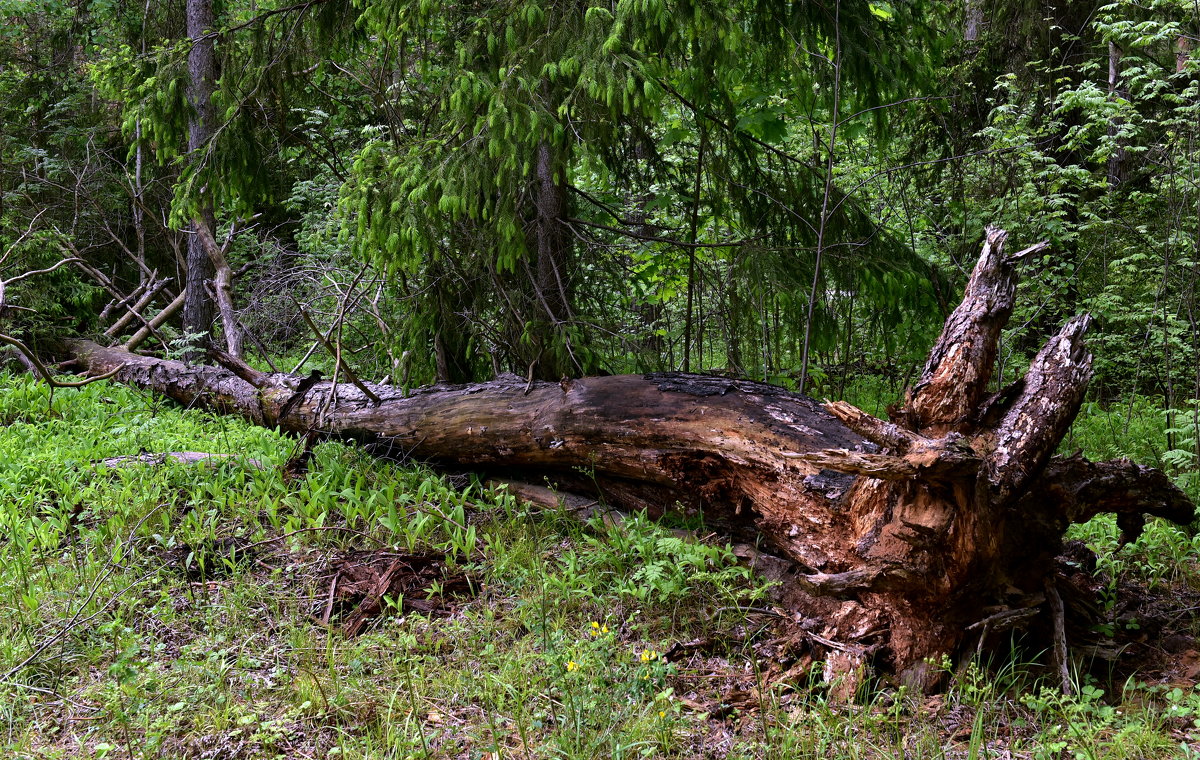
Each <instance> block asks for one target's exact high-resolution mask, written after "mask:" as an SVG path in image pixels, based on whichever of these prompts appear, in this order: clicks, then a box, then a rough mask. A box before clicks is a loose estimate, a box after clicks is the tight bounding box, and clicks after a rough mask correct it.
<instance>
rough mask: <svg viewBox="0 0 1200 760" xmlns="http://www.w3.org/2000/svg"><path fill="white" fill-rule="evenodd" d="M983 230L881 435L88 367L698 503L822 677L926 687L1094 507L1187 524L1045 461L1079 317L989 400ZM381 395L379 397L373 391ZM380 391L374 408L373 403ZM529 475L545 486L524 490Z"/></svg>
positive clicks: (681, 410) (1107, 480) (1071, 403)
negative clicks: (760, 550) (766, 559)
mask: <svg viewBox="0 0 1200 760" xmlns="http://www.w3.org/2000/svg"><path fill="white" fill-rule="evenodd" d="M1005 238H1006V235H1005V233H1004V232H1003V231H1000V230H997V229H989V230H988V232H987V239H986V242H985V245H984V250H983V253H982V255H981V257H980V260H979V263H978V264H977V266H976V268H975V271H974V273H973V275H972V277H971V280H970V283H969V284H968V286H967V290H966V294H965V295H964V298H963V301H962V303H961V305H960V306H959V307H958V309H956V310H955V312H954V313H953V314H952V315H951V317H950V318H949V319H948V320H947V322H946V325H945V328H944V330H943V333H942V335H941V337H940V338H939V339H938V341H937V343H936V344H935V346H934V348H933V350H932V351H931V352H930V357H929V360H928V363H927V365H926V367H925V370H924V372H923V374H922V377H921V379H920V381H919V382H918V383H917V384H916V385H915V386H914V387H913V388H912V389H911V390H910V391H909V392H908V393H907V395H906V398H905V400H904V403H903V404H901V405H899V406H898V407H896V408H895V409H893V410H892V412H891V421H890V422H885V421H882V420H878V419H875V418H873V417H871V416H869V415H866V414H864V413H863V412H862V411H860V410H858V409H855V408H854V407H853V406H850V405H849V404H845V403H842V402H837V403H831V404H827V405H825V406H822V405H819V404H817V403H816V402H814V401H813V400H811V399H808V398H805V397H803V396H799V395H796V394H793V393H789V392H787V391H785V390H782V389H780V388H776V387H773V386H769V385H764V384H761V383H755V382H750V381H740V380H729V379H725V378H718V377H708V376H701V375H688V374H651V375H638V376H632V375H627V376H617V377H591V378H581V379H575V380H564V381H562V382H560V383H546V382H542V383H533V384H528V383H526V382H525V380H523V379H520V378H516V377H508V378H501V379H498V380H495V381H492V382H489V383H480V384H475V385H469V386H460V387H449V386H435V387H432V388H425V389H420V390H416V391H412V392H410V393H407V394H406V393H405V392H404V391H403V390H401V389H399V388H394V387H391V386H383V385H370V384H368V385H367V387H366V388H365V389H362V388H358V387H355V386H353V385H350V384H340V385H337V386H334V385H332V384H331V383H329V382H328V381H323V380H321V379H320V378H319V376H315V375H314V376H310V377H309V378H299V377H295V376H289V375H284V374H268V373H261V372H257V371H255V370H253V369H251V368H249V367H248V366H246V365H245V364H244V363H241V362H239V361H237V360H235V359H231V358H229V357H222V361H224V363H225V364H226V365H227V366H229V367H230V368H232V371H231V370H230V369H223V368H218V367H205V366H192V365H186V364H182V363H180V362H174V361H167V360H162V359H154V358H150V357H141V356H135V355H132V354H130V353H128V352H126V351H123V350H121V349H113V348H104V347H101V346H99V345H96V344H94V343H88V342H85V341H76V342H73V343H71V344H70V346H69V349H70V351H71V353H72V354H73V355H74V356H75V358H76V359H77V360H78V362H79V363H80V364H81V365H82V366H83V367H84V368H85V369H87V370H88V371H89V372H92V373H102V372H107V371H113V370H117V378H118V379H120V380H121V381H123V382H127V383H132V384H135V385H139V386H142V387H147V388H154V389H156V390H158V391H160V392H162V393H165V394H166V395H168V396H170V397H171V398H173V399H175V400H176V401H178V402H180V403H181V404H184V405H187V406H202V407H205V408H210V409H214V410H217V411H221V412H228V413H234V414H239V415H241V416H243V417H245V418H247V419H249V420H251V421H253V422H255V423H257V424H260V425H266V426H278V427H280V428H281V429H283V430H285V431H288V432H291V433H296V434H301V433H308V432H309V431H312V430H318V431H321V433H322V434H323V435H328V436H330V437H335V438H343V439H353V440H356V441H360V442H363V443H370V444H373V445H374V447H375V449H374V450H376V451H381V450H382V451H385V452H387V453H390V454H391V455H393V456H398V457H411V458H415V459H419V460H425V461H431V462H435V463H442V464H447V465H452V466H454V467H457V468H470V469H476V470H480V471H487V472H490V473H492V474H496V475H499V476H501V477H514V478H518V479H522V478H524V479H527V480H537V479H539V478H541V477H544V476H550V477H552V478H557V479H559V480H560V481H562V482H565V483H568V484H572V485H574V486H576V487H581V486H589V485H590V486H594V487H598V488H599V489H600V490H601V491H602V494H603V496H604V497H605V498H606V499H607V500H608V501H610V502H611V503H615V504H617V505H620V506H624V507H632V508H637V507H640V506H646V507H649V508H650V509H651V510H652V511H655V512H661V511H663V510H667V509H682V510H702V511H703V512H704V514H705V517H706V522H707V524H709V525H714V526H719V527H721V528H723V529H725V530H727V531H729V532H730V533H731V534H734V535H745V534H755V535H757V536H758V537H759V538H760V539H761V540H762V542H763V544H764V545H765V546H766V547H767V548H768V550H769V551H771V552H773V553H775V554H778V555H780V556H783V557H786V558H787V559H788V560H790V561H791V562H793V563H794V564H795V567H796V572H795V574H794V575H793V576H792V577H791V579H790V581H789V583H788V584H787V587H786V588H785V590H784V600H785V601H784V603H785V604H786V605H787V606H788V607H789V611H790V613H791V614H792V616H793V617H794V619H795V622H796V623H797V624H798V625H799V626H800V627H801V628H802V629H803V630H804V631H805V632H806V635H807V636H808V637H809V639H810V640H811V642H812V645H813V647H814V649H820V650H822V651H824V652H825V653H826V655H827V657H826V663H827V672H828V675H829V676H830V677H834V676H838V675H849V676H851V677H852V678H853V677H857V676H860V675H861V674H862V672H864V669H865V668H867V667H877V668H881V669H882V670H884V671H890V672H893V673H895V674H897V675H898V676H899V677H900V679H901V680H903V681H904V682H906V683H909V684H911V685H913V686H915V687H918V688H929V687H931V686H933V685H934V684H935V683H936V681H937V679H938V673H939V672H940V671H938V669H936V668H931V667H930V666H929V665H927V662H926V661H927V659H928V658H938V657H940V656H942V655H954V654H956V653H958V652H960V651H965V650H968V649H970V650H972V651H973V649H974V647H975V646H976V645H977V644H978V638H979V637H980V636H986V635H987V631H988V630H989V627H991V626H992V623H989V622H987V621H996V620H1001V619H1002V618H1003V619H1005V620H1007V619H1008V618H1009V617H1012V618H1013V619H1014V620H1015V619H1017V618H1018V617H1022V616H1027V614H1028V613H1027V611H1028V609H1030V608H1034V607H1040V608H1042V609H1048V608H1046V606H1045V605H1046V599H1047V594H1046V589H1047V585H1046V584H1047V580H1048V579H1050V578H1051V573H1052V567H1053V558H1054V556H1055V554H1057V552H1058V551H1059V549H1060V547H1061V540H1062V535H1063V531H1064V530H1065V529H1066V527H1067V526H1068V525H1069V524H1070V523H1071V522H1077V521H1081V520H1085V519H1088V518H1089V517H1091V516H1092V515H1094V514H1097V513H1099V512H1116V513H1118V514H1119V516H1120V517H1119V519H1120V521H1121V525H1122V528H1123V529H1124V530H1126V531H1127V532H1128V533H1130V534H1135V533H1137V532H1138V531H1140V529H1141V524H1142V522H1141V521H1142V520H1143V519H1144V518H1143V515H1144V514H1151V515H1158V516H1162V517H1165V518H1168V519H1171V520H1174V521H1176V522H1181V523H1184V522H1188V521H1190V520H1191V519H1192V517H1193V506H1192V504H1191V503H1190V502H1189V501H1188V500H1187V498H1186V497H1185V496H1184V495H1183V494H1182V492H1180V491H1179V490H1178V489H1177V488H1175V487H1174V486H1173V485H1172V484H1171V483H1170V482H1169V480H1168V479H1167V478H1166V477H1165V476H1164V475H1163V474H1162V473H1160V472H1157V471H1155V470H1151V469H1149V468H1145V467H1139V466H1137V465H1134V464H1131V463H1128V462H1124V461H1118V462H1107V463H1092V462H1088V461H1086V460H1084V459H1082V458H1079V457H1075V458H1069V459H1061V458H1055V457H1054V456H1053V454H1054V451H1055V449H1056V447H1057V445H1058V442H1059V441H1060V440H1061V439H1062V437H1063V436H1064V435H1065V433H1066V432H1067V430H1068V428H1069V426H1070V424H1071V422H1072V420H1073V419H1074V417H1075V415H1076V413H1077V411H1078V409H1079V404H1080V403H1081V401H1082V398H1083V394H1084V391H1085V389H1086V386H1087V382H1088V380H1089V379H1090V377H1091V362H1092V357H1091V354H1090V353H1089V352H1088V351H1087V349H1086V346H1085V344H1084V342H1083V339H1084V336H1085V335H1086V333H1087V331H1088V329H1089V328H1090V326H1091V320H1090V319H1089V318H1088V317H1087V316H1081V317H1077V318H1075V319H1073V320H1071V321H1069V322H1068V323H1067V324H1066V325H1064V326H1063V328H1062V329H1061V330H1060V331H1059V332H1058V334H1056V335H1055V336H1053V337H1052V338H1051V339H1050V340H1049V341H1048V342H1047V343H1046V345H1045V347H1044V348H1043V349H1042V351H1041V352H1039V354H1038V355H1037V357H1036V358H1035V359H1034V361H1033V362H1032V365H1031V367H1030V369H1029V372H1028V373H1027V374H1026V376H1025V377H1024V379H1023V380H1022V381H1020V382H1018V383H1016V384H1014V385H1012V386H1010V387H1008V388H1005V389H1003V390H1001V391H1000V392H997V393H990V394H989V392H988V387H989V382H990V380H991V373H992V365H993V363H994V361H995V357H996V350H997V342H998V340H999V336H1000V331H1001V329H1002V328H1003V326H1004V324H1005V322H1006V321H1007V319H1008V316H1009V315H1010V314H1011V311H1012V306H1013V299H1014V294H1015V292H1016V281H1017V273H1016V269H1017V265H1018V263H1019V261H1020V260H1021V259H1022V258H1023V257H1024V256H1026V255H1027V254H1028V253H1030V252H1032V251H1036V250H1040V246H1035V247H1033V248H1030V249H1026V250H1025V251H1021V252H1020V253H1017V254H1014V255H1006V254H1005V252H1004V249H1005ZM367 391H369V393H368V392H367ZM372 395H373V396H375V397H376V400H373V399H372V398H371V396H372ZM530 476H533V477H530Z"/></svg>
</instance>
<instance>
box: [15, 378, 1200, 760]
mask: <svg viewBox="0 0 1200 760" xmlns="http://www.w3.org/2000/svg"><path fill="white" fill-rule="evenodd" d="M1127 411H1129V410H1122V413H1124V412H1127ZM1112 414H1116V412H1111V411H1105V410H1100V409H1092V410H1089V413H1088V414H1087V415H1086V416H1085V417H1084V418H1083V419H1081V421H1080V423H1079V425H1078V426H1077V430H1076V435H1075V439H1074V441H1073V444H1074V445H1078V446H1081V447H1083V448H1084V449H1085V450H1087V451H1088V453H1097V454H1101V453H1103V454H1109V453H1111V452H1106V451H1104V450H1103V449H1104V447H1106V446H1112V445H1116V446H1118V450H1117V451H1116V453H1124V452H1128V451H1130V449H1129V448H1128V447H1126V448H1120V444H1121V441H1122V440H1123V439H1129V440H1131V439H1132V438H1133V437H1136V436H1137V435H1138V434H1139V433H1138V431H1139V428H1137V427H1136V425H1142V426H1143V427H1144V428H1146V429H1147V430H1149V429H1155V430H1157V429H1158V428H1156V427H1155V426H1156V425H1159V424H1160V422H1161V424H1167V421H1166V420H1165V418H1161V417H1157V416H1155V415H1156V414H1157V413H1155V412H1154V411H1153V409H1152V408H1151V407H1150V406H1149V405H1147V406H1145V407H1144V408H1143V407H1138V408H1137V409H1135V410H1133V412H1130V414H1129V415H1128V419H1129V420H1131V421H1132V422H1131V424H1128V425H1125V426H1124V431H1125V432H1120V431H1121V430H1122V427H1120V426H1118V425H1117V418H1115V417H1111V416H1106V415H1112ZM1134 422H1135V423H1136V425H1133V424H1132V423H1134ZM1131 428H1132V429H1133V433H1132V434H1131V433H1129V430H1130V429H1131ZM1147 435H1148V433H1147ZM1129 445H1132V443H1130V444H1129ZM299 447H300V444H299V443H298V442H296V441H294V440H291V439H287V438H283V437H280V436H277V435H275V434H274V433H272V432H270V431H267V430H262V429H259V428H254V427H251V426H249V425H245V424H243V423H241V422H238V421H236V420H232V419H229V418H222V417H214V416H211V415H207V414H204V413H201V412H197V411H182V410H179V409H177V408H175V407H173V406H171V405H169V404H164V403H163V402H161V401H159V400H156V399H155V398H154V397H152V396H148V395H144V394H141V393H139V392H137V391H133V390H130V389H128V388H123V387H117V386H108V385H106V384H103V383H97V384H93V385H90V386H87V387H86V388H83V389H81V390H79V391H58V392H56V393H54V394H51V393H50V392H49V391H48V389H46V388H45V387H44V386H40V385H37V384H35V383H33V382H31V381H30V380H29V379H28V378H26V377H13V376H0V530H2V536H0V587H2V589H0V604H2V605H3V607H2V612H0V678H2V683H0V732H2V733H0V748H2V752H3V756H5V757H17V758H56V757H85V758H103V757H108V758H157V757H168V758H217V757H220V758H275V757H281V758H282V757H287V758H293V757H295V758H318V757H319V758H346V757H361V758H408V757H414V758H423V757H447V758H451V757H452V758H487V759H488V760H493V759H494V758H500V757H514V758H525V757H529V758H540V757H568V758H595V757H614V758H625V757H659V756H675V757H721V758H726V757H728V758H759V757H763V758H791V757H797V758H800V757H823V758H827V757H836V758H843V757H844V758H890V757H909V758H960V757H961V758H984V757H995V758H999V757H1022V758H1025V757H1027V758H1147V757H1163V758H1166V757H1181V756H1182V757H1200V728H1197V726H1198V725H1200V693H1197V692H1196V691H1195V690H1194V688H1193V684H1194V683H1195V682H1196V680H1197V678H1198V676H1200V652H1198V651H1197V650H1200V646H1197V644H1196V639H1195V633H1196V630H1195V626H1194V623H1193V619H1194V616H1195V613H1196V609H1197V607H1198V606H1200V595H1198V594H1197V592H1196V589H1200V580H1198V576H1197V569H1196V561H1195V557H1196V546H1197V544H1196V543H1195V542H1193V541H1192V540H1191V539H1189V538H1188V537H1187V536H1186V535H1185V534H1184V533H1183V532H1180V531H1177V530H1174V529H1172V528H1169V527H1167V526H1163V525H1154V526H1151V527H1150V529H1149V530H1147V532H1146V534H1145V535H1144V536H1143V537H1142V538H1141V539H1140V540H1139V541H1138V542H1137V543H1136V544H1133V545H1131V546H1127V547H1118V545H1117V530H1116V527H1115V525H1113V524H1111V522H1108V521H1104V520H1097V521H1095V522H1093V523H1090V524H1088V525H1086V526H1081V527H1079V528H1078V529H1077V531H1076V533H1075V535H1074V538H1075V539H1076V540H1078V541H1080V542H1082V543H1084V544H1087V545H1089V546H1090V547H1092V548H1093V549H1094V550H1095V551H1096V553H1097V557H1098V560H1097V561H1096V562H1095V566H1094V567H1092V566H1091V565H1090V564H1087V563H1086V562H1085V563H1082V564H1081V566H1080V568H1079V571H1080V572H1084V573H1086V574H1087V575H1088V577H1089V578H1090V579H1091V582H1093V583H1094V584H1095V588H1096V589H1097V597H1098V598H1097V604H1099V605H1100V606H1101V607H1102V608H1103V609H1104V610H1106V611H1107V612H1108V613H1109V615H1108V617H1107V618H1106V620H1107V621H1108V622H1106V623H1104V624H1103V625H1106V626H1108V627H1109V628H1111V630H1107V631H1101V632H1100V633H1102V634H1108V635H1110V636H1112V637H1113V641H1114V646H1121V647H1124V648H1125V651H1124V652H1123V653H1122V657H1121V659H1120V660H1118V663H1119V665H1118V666H1112V667H1109V666H1106V665H1104V664H1102V663H1103V662H1104V659H1103V657H1100V656H1099V655H1098V654H1097V653H1096V652H1092V653H1090V654H1089V653H1079V655H1080V656H1079V667H1078V672H1077V674H1076V677H1077V681H1078V692H1079V693H1078V696H1074V697H1064V696H1062V695H1061V694H1060V693H1059V692H1058V691H1057V689H1056V688H1055V683H1054V682H1053V681H1052V680H1051V679H1049V678H1046V677H1044V674H1043V672H1042V670H1041V668H1040V666H1039V665H1038V664H1037V661H1038V659H1039V653H1038V652H1036V651H1031V650H1029V649H1028V648H1026V647H1024V646H1023V645H1022V642H1020V641H1015V642H1014V644H1013V646H1012V649H1011V651H1010V652H1009V653H1007V655H1006V656H1005V657H1001V658H995V659H993V660H991V661H989V662H980V663H974V664H972V665H971V666H969V667H967V668H964V669H960V670H956V671H955V672H953V673H952V680H951V685H950V687H949V689H948V690H947V691H946V692H945V693H943V694H940V695H936V696H933V697H918V696H916V695H911V694H908V693H905V692H904V691H903V690H895V689H892V688H889V687H887V686H886V685H877V686H875V687H873V688H872V689H871V690H870V691H869V692H868V693H863V694H861V695H860V697H859V699H857V700H856V701H855V702H854V703H852V704H839V703H837V702H835V701H833V700H831V699H829V698H827V693H826V690H825V688H824V687H823V686H822V685H821V683H820V679H819V677H817V676H818V675H819V674H810V673H808V672H807V671H806V670H805V669H804V668H802V667H797V666H796V665H797V663H803V658H802V657H800V656H798V651H797V650H798V647H800V646H801V643H798V642H795V641H789V640H787V639H785V638H781V637H780V636H778V635H777V633H776V628H775V625H774V621H775V619H776V617H777V613H775V612H774V611H773V610H772V609H771V603H770V594H769V589H768V588H766V586H765V585H764V583H763V582H762V581H760V580H758V579H757V578H755V577H754V576H752V575H750V574H749V573H748V572H747V571H746V570H745V569H744V568H743V567H742V566H740V565H739V564H738V563H737V559H736V557H735V556H734V554H733V552H732V551H731V550H730V549H729V548H728V547H726V546H725V545H723V544H721V543H720V542H719V538H718V537H715V536H713V537H709V538H702V539H701V540H698V541H697V540H692V539H689V538H688V537H686V536H685V535H684V534H683V533H682V532H680V531H679V530H678V529H679V528H689V529H691V532H692V534H694V535H699V536H705V535H706V533H705V531H704V530H703V527H702V526H678V525H662V524H657V523H654V522H652V521H650V520H647V519H645V518H643V517H640V516H637V515H634V516H631V517H630V518H629V519H627V520H625V521H624V522H622V523H620V524H606V523H604V522H600V521H597V522H594V523H592V524H588V525H582V524H580V523H578V522H577V521H575V520H574V519H572V518H569V517H567V516H566V515H564V514H559V513H555V512H547V511H544V510H538V509H536V508H534V507H531V506H528V505H525V504H523V503H521V502H518V501H517V500H515V499H514V498H512V497H511V496H510V495H508V494H507V493H505V492H503V491H502V490H496V489H493V488H489V487H487V486H485V485H483V484H480V483H479V482H477V481H474V480H472V479H471V478H469V477H466V476H461V477H453V476H446V475H438V474H435V473H433V472H431V471H429V470H427V469H425V468H422V467H420V466H417V465H413V464H406V465H398V464H392V463H387V462H382V461H379V460H376V459H374V458H372V457H370V456H368V455H366V454H364V453H362V452H361V451H359V450H357V449H355V448H353V447H349V446H343V445H341V444H337V443H327V444H322V445H320V446H318V447H317V448H316V450H315V456H314V457H313V460H312V462H311V463H310V466H309V467H308V468H307V471H306V472H301V473H296V472H295V471H294V470H292V471H289V470H288V469H287V468H285V467H283V465H284V464H285V463H286V462H288V461H289V460H290V459H291V458H292V457H293V456H294V455H295V454H297V452H298V450H299ZM1179 450H1180V451H1183V450H1184V449H1183V448H1180V449H1179ZM167 451H204V452H209V453H214V454H225V455H231V456H229V457H227V458H223V459H213V460H209V461H205V462H200V463H191V464H184V463H179V462H174V461H166V462H163V463H161V464H153V463H131V462H128V461H126V462H119V463H111V464H105V463H104V462H103V460H105V459H106V458H111V457H120V456H129V455H138V454H140V453H142V452H153V453H158V452H167ZM1132 453H1136V452H1132ZM1165 453H1166V452H1160V454H1165ZM1184 476H1186V473H1183V472H1181V477H1184ZM418 558H419V559H418ZM354 568H358V569H359V570H361V574H356V573H358V572H359V571H358V570H354ZM363 568H367V569H363ZM372 595H374V596H372ZM372 598H373V599H374V601H375V607H377V608H378V609H377V610H371V611H370V612H371V614H370V615H368V616H366V619H365V620H364V621H363V624H362V626H361V631H360V632H359V633H358V634H357V635H349V634H348V633H347V627H348V622H349V621H350V620H351V619H352V618H353V617H354V615H355V614H356V612H358V611H364V614H365V610H366V608H365V607H364V604H366V603H367V602H369V601H371V599H372ZM1139 630H1145V631H1146V632H1147V633H1146V634H1145V635H1142V636H1141V638H1140V639H1139ZM1117 642H1120V643H1119V644H1118V643H1117ZM1101 654H1102V653H1101ZM947 667H948V668H949V667H950V666H949V665H947Z"/></svg>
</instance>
